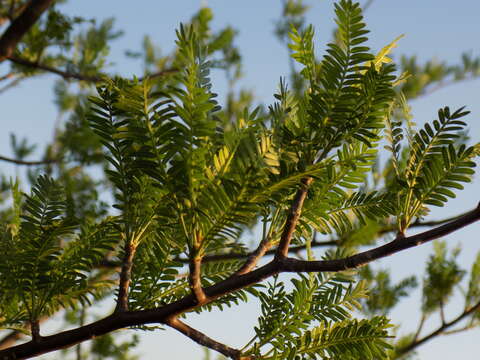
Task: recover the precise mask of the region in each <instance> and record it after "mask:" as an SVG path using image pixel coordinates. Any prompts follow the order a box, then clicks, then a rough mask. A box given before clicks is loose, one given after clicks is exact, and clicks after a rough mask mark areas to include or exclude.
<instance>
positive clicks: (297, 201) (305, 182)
mask: <svg viewBox="0 0 480 360" xmlns="http://www.w3.org/2000/svg"><path fill="white" fill-rule="evenodd" d="M312 182H313V178H312V177H306V178H304V179H302V181H301V187H300V189H298V190H297V193H296V194H295V197H294V199H293V203H292V206H291V207H290V211H289V213H288V216H287V221H286V223H285V227H284V228H283V232H282V236H281V237H280V244H278V247H277V252H276V253H275V259H280V258H286V257H287V255H288V250H289V247H290V242H291V241H292V237H293V233H294V232H295V228H296V227H297V223H298V220H299V219H300V215H301V213H302V207H303V202H304V201H305V198H306V197H307V193H308V188H309V186H310V184H311V183H312Z"/></svg>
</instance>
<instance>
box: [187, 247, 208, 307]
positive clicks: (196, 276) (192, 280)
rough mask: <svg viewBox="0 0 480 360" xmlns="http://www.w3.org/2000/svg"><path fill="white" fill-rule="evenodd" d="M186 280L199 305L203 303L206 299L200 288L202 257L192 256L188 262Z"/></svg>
mask: <svg viewBox="0 0 480 360" xmlns="http://www.w3.org/2000/svg"><path fill="white" fill-rule="evenodd" d="M189 270H190V271H189V273H188V282H189V284H190V289H191V290H192V293H193V294H194V295H195V298H196V299H197V302H198V304H199V305H202V304H205V303H206V302H207V301H208V299H207V296H206V295H205V293H204V292H203V288H202V258H201V257H199V256H195V257H193V258H192V259H191V260H190V262H189Z"/></svg>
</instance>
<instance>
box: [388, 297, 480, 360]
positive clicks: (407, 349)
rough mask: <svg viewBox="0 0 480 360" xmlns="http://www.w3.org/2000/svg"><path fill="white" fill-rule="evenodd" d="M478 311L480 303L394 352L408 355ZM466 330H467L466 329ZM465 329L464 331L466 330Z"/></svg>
mask: <svg viewBox="0 0 480 360" xmlns="http://www.w3.org/2000/svg"><path fill="white" fill-rule="evenodd" d="M478 310H480V302H478V303H476V304H475V305H474V306H472V307H471V308H469V309H468V310H465V311H464V312H463V313H461V314H460V315H459V316H457V317H456V318H455V319H453V320H452V321H450V322H446V323H443V324H442V325H441V326H440V327H438V329H436V330H435V331H432V332H431V333H430V334H428V335H426V336H424V337H423V338H421V339H419V340H416V339H415V340H414V341H413V342H412V343H410V344H409V345H407V346H405V347H403V348H400V349H398V350H397V351H396V353H397V354H398V355H404V354H406V353H409V352H410V351H412V350H414V349H416V348H417V347H419V346H420V345H423V344H424V343H426V342H427V341H429V340H431V339H433V338H434V337H435V336H438V335H441V334H442V333H444V332H445V330H447V329H448V328H450V327H452V326H453V325H455V324H456V323H458V322H459V321H461V320H463V319H464V318H466V317H467V316H469V315H471V314H473V313H474V312H476V311H478ZM467 329H468V328H467ZM467 329H465V330H467Z"/></svg>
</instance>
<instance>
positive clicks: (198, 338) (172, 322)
mask: <svg viewBox="0 0 480 360" xmlns="http://www.w3.org/2000/svg"><path fill="white" fill-rule="evenodd" d="M166 324H167V325H168V326H170V327H172V328H174V329H175V330H178V331H179V332H181V333H182V334H183V335H185V336H187V337H189V338H190V339H192V340H193V341H195V342H196V343H197V344H200V345H202V346H206V347H208V348H209V349H212V350H215V351H218V352H219V353H221V354H223V355H225V356H226V357H229V358H232V359H238V358H239V357H240V351H239V350H237V349H234V348H231V347H229V346H227V345H225V344H222V343H220V342H218V341H216V340H213V339H212V338H209V337H208V336H207V335H205V334H203V333H201V332H200V331H198V330H196V329H194V328H192V327H190V326H188V325H187V324H185V323H184V322H182V321H180V320H179V319H178V318H176V317H173V318H171V319H168V320H167V321H166Z"/></svg>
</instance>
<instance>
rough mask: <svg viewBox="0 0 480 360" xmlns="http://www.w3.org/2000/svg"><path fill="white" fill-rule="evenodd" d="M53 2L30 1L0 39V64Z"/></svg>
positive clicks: (43, 0)
mask: <svg viewBox="0 0 480 360" xmlns="http://www.w3.org/2000/svg"><path fill="white" fill-rule="evenodd" d="M54 2H55V0H30V1H29V2H28V4H27V6H26V7H25V9H24V10H23V11H22V12H21V13H20V15H19V16H18V17H17V18H15V19H14V20H13V21H12V23H11V24H10V26H9V27H8V28H7V30H5V32H4V33H3V35H2V36H1V37H0V62H2V61H4V60H5V59H6V58H8V57H9V56H11V55H12V54H13V51H14V50H15V47H16V46H17V44H18V43H19V41H20V40H21V39H22V37H23V35H25V34H26V32H27V31H28V30H30V28H31V27H32V26H33V25H34V24H35V23H36V22H37V20H38V19H39V18H40V16H41V15H42V14H43V13H44V12H45V11H46V10H47V9H48V8H49V7H50V6H51V5H52V4H53V3H54Z"/></svg>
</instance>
